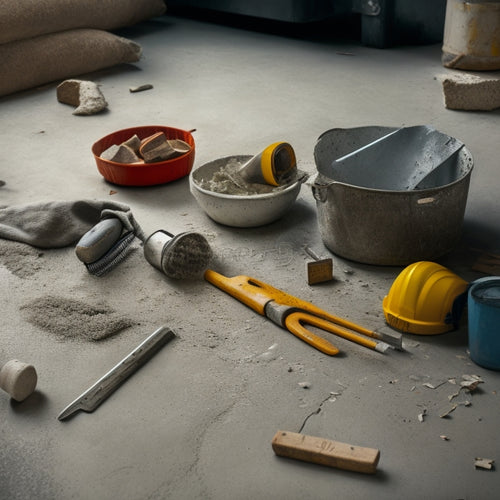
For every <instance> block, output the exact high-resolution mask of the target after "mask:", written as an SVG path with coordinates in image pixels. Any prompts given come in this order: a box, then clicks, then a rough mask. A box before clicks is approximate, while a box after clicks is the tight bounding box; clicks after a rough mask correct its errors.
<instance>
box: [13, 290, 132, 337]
mask: <svg viewBox="0 0 500 500" xmlns="http://www.w3.org/2000/svg"><path fill="white" fill-rule="evenodd" d="M21 311H22V313H23V314H24V316H25V318H26V320H27V321H29V322H30V323H31V324H33V325H35V326H37V327H39V328H41V329H43V330H45V331H47V332H50V333H52V334H54V335H56V336H57V337H58V338H60V339H62V340H90V341H98V340H102V339H105V338H108V337H112V336H113V335H116V334H117V333H119V332H120V331H122V330H124V329H125V328H128V327H129V326H132V324H133V322H132V321H131V320H130V319H128V318H126V317H123V316H121V315H119V314H118V313H116V312H115V311H113V310H112V309H110V308H109V307H106V306H105V305H101V306H96V305H92V304H88V303H85V302H82V301H79V300H74V299H67V298H65V297H57V296H53V295H48V296H45V297H40V298H38V299H35V300H33V301H30V302H28V303H26V304H25V305H23V306H22V307H21Z"/></svg>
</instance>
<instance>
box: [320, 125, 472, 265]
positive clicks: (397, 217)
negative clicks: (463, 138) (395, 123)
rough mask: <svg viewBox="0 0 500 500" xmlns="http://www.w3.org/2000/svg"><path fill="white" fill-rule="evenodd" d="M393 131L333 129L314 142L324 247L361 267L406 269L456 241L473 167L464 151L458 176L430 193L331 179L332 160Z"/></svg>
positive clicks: (427, 190)
mask: <svg viewBox="0 0 500 500" xmlns="http://www.w3.org/2000/svg"><path fill="white" fill-rule="evenodd" d="M393 130H396V128H393V127H379V126H369V127H358V128H350V129H340V128H337V129H332V130H328V131H327V132H324V133H323V134H322V135H321V136H320V137H319V139H318V141H317V143H316V146H315V148H314V158H315V162H316V168H317V170H318V174H317V175H316V177H315V179H314V180H313V182H312V184H311V187H312V191H313V195H314V198H315V199H316V206H317V211H318V223H319V229H320V233H321V237H322V239H323V242H324V244H325V245H326V247H327V248H329V249H330V250H331V251H332V252H334V253H335V254H337V255H339V256H341V257H344V258H347V259H350V260H354V261H357V262H362V263H365V264H376V265H408V264H411V263H412V262H416V261H419V260H435V259H437V258H439V257H441V256H442V255H444V254H446V253H448V252H449V251H451V250H452V249H453V248H454V247H455V246H456V245H457V243H458V241H459V240H460V237H461V232H462V225H463V219H464V213H465V207H466V204H467V196H468V191H469V183H470V175H471V173H472V168H473V159H472V155H471V154H470V152H469V150H468V149H467V148H466V147H463V148H462V149H461V150H460V151H459V153H458V155H457V157H456V162H457V165H456V168H454V169H453V171H454V172H456V178H455V179H454V180H453V181H452V182H449V183H448V184H445V185H442V186H437V187H433V188H429V189H419V190H412V191H408V190H404V191H396V190H383V189H373V188H366V187H362V186H357V185H352V184H347V183H344V182H339V181H337V180H335V179H333V178H331V177H329V175H331V171H332V170H331V163H332V161H333V160H335V159H337V158H340V157H342V156H344V155H347V154H348V153H350V152H353V151H355V150H356V149H359V148H361V147H363V146H364V145H366V144H368V143H370V142H373V141H375V140H377V139H378V138H380V137H383V136H384V135H387V134H388V133H390V132H391V131H393ZM373 167H374V166H373V165H366V168H367V170H370V168H373ZM375 167H376V168H383V165H375ZM367 175H368V174H367ZM369 175H371V176H372V175H374V174H373V172H370V174H369Z"/></svg>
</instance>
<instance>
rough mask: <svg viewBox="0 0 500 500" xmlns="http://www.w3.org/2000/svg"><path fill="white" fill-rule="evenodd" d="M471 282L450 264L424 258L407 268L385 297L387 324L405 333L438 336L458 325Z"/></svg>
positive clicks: (384, 305) (384, 307)
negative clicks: (449, 266)
mask: <svg viewBox="0 0 500 500" xmlns="http://www.w3.org/2000/svg"><path fill="white" fill-rule="evenodd" d="M467 287H468V283H467V282H466V281H464V280H463V279H462V278H460V277H459V276H457V275H456V274H454V273H452V272H451V271H450V270H449V269H447V268H446V267H443V266H441V265H439V264H436V263H435V262H427V261H420V262H415V263H414V264H410V265H409V266H408V267H406V268H405V269H403V271H401V273H400V274H399V276H398V277H397V278H396V279H395V280H394V283H393V284H392V286H391V289H390V290H389V293H388V294H387V295H386V296H385V297H384V300H383V309H384V315H385V319H386V321H387V323H388V324H389V325H390V326H392V327H393V328H395V329H396V330H400V331H402V332H408V333H417V334H420V335H436V334H438V333H445V332H449V331H450V330H454V329H455V328H457V326H458V322H459V320H460V315H461V313H462V310H463V307H464V305H465V303H466V297H467V293H466V292H467Z"/></svg>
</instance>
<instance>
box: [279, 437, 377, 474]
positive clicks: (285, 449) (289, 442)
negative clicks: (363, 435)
mask: <svg viewBox="0 0 500 500" xmlns="http://www.w3.org/2000/svg"><path fill="white" fill-rule="evenodd" d="M272 447H273V450H274V453H276V455H278V456H280V457H287V458H294V459H296V460H302V461H304V462H311V463H315V464H320V465H326V466H327V467H335V468H337V469H344V470H350V471H355V472H363V473H365V474H374V473H375V472H376V469H377V464H378V461H379V459H380V451H379V450H376V449H374V448H362V447H361V446H353V445H350V444H346V443H339V442H338V441H331V440H329V439H323V438H320V437H314V436H307V435H305V434H297V433H296V432H288V431H278V432H277V433H276V434H275V435H274V438H273V441H272Z"/></svg>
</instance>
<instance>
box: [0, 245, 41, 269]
mask: <svg viewBox="0 0 500 500" xmlns="http://www.w3.org/2000/svg"><path fill="white" fill-rule="evenodd" d="M42 256H43V252H41V251H40V250H37V249H36V248H33V247H30V246H28V245H25V244H24V243H17V242H13V241H1V240H0V265H2V266H5V267H6V268H7V269H8V270H9V271H10V272H11V273H12V274H14V275H15V276H17V277H18V278H27V277H28V276H32V275H33V274H35V273H36V272H37V271H39V270H40V269H42V268H43V261H42V259H41V257H42Z"/></svg>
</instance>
